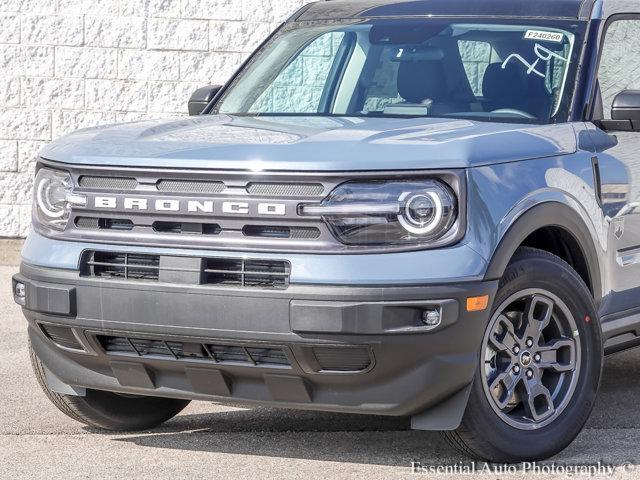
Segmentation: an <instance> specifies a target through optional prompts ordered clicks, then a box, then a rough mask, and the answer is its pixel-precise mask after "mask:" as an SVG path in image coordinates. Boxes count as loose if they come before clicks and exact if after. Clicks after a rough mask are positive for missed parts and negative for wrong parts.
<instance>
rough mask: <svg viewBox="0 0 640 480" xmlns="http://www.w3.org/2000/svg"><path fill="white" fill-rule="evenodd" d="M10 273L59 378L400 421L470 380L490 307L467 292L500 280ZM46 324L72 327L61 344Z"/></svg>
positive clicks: (491, 289) (488, 290) (482, 291)
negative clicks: (479, 306)
mask: <svg viewBox="0 0 640 480" xmlns="http://www.w3.org/2000/svg"><path fill="white" fill-rule="evenodd" d="M16 282H20V283H23V284H24V285H25V286H26V298H25V299H24V301H23V303H24V305H23V310H24V314H25V316H26V318H27V320H28V322H29V335H30V339H31V342H32V345H33V348H34V350H35V352H36V354H37V355H38V356H39V357H40V358H41V360H42V361H43V363H44V365H45V366H46V368H47V369H48V371H49V374H51V375H52V376H53V377H55V379H56V382H59V383H61V384H64V385H68V386H71V387H74V388H79V389H82V388H90V389H98V390H107V391H114V392H120V393H126V394H139V395H153V396H164V397H171V398H186V399H200V400H211V401H216V402H233V403H246V404H262V405H265V404H266V405H274V406H282V407H293V408H302V409H312V410H322V411H335V412H352V413H369V414H380V415H402V416H404V415H415V414H419V413H421V412H425V411H428V410H429V409H431V408H433V407H435V406H438V405H442V404H443V402H445V401H446V400H447V399H450V398H452V397H454V396H455V395H456V394H457V393H458V392H461V391H464V390H465V388H466V387H468V385H470V383H471V382H472V380H473V376H474V372H475V368H476V367H477V363H478V358H479V357H478V355H479V353H478V352H479V348H480V344H481V340H482V336H483V334H484V330H485V327H486V324H487V322H488V316H489V310H486V311H482V312H467V311H466V299H467V298H468V297H470V296H482V295H489V296H490V298H491V299H493V297H494V294H495V291H496V289H497V282H471V283H460V284H448V285H440V286H428V287H345V286H310V285H295V284H291V285H290V286H289V288H288V289H286V290H281V291H267V290H260V289H255V290H254V289H233V288H222V287H210V286H187V285H173V284H163V283H151V282H142V281H129V280H123V281H120V280H104V279H98V278H87V277H81V276H80V274H79V272H78V271H71V270H56V269H49V268H41V267H33V266H30V265H27V264H23V265H22V266H21V271H20V274H18V275H16V276H15V277H14V285H15V283H16ZM16 300H18V301H21V302H22V300H21V299H18V298H17V299H16ZM433 308H436V309H440V310H441V316H442V323H441V325H440V326H439V327H437V328H435V329H429V328H428V327H426V326H424V325H423V324H422V323H421V322H420V318H421V312H422V311H423V310H425V309H433ZM43 326H44V329H43ZM47 326H54V327H55V326H57V327H63V330H57V331H56V333H59V332H64V329H70V330H69V332H71V333H72V335H71V336H70V337H69V336H67V338H66V340H65V339H64V338H63V339H62V340H60V338H58V337H57V336H56V335H51V332H48V333H46V332H47V330H46V329H47ZM63 337H64V335H63ZM69 339H71V343H69ZM74 339H75V341H76V343H77V345H76V346H74V345H73V342H74ZM78 346H79V348H78Z"/></svg>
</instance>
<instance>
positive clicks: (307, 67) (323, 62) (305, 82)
mask: <svg viewBox="0 0 640 480" xmlns="http://www.w3.org/2000/svg"><path fill="white" fill-rule="evenodd" d="M343 39H344V33H342V32H332V33H327V34H324V35H322V36H320V37H318V38H317V39H316V40H314V41H313V42H311V43H310V44H309V45H307V47H305V48H304V49H303V50H302V51H301V52H300V53H299V54H298V56H297V57H296V58H295V59H294V60H293V61H292V62H291V63H289V64H288V65H287V66H286V67H285V68H284V69H283V70H282V72H280V74H279V75H278V76H277V77H276V79H275V81H274V82H273V83H272V84H271V85H270V86H269V87H268V88H267V89H266V90H265V91H264V93H263V94H262V95H261V96H260V97H259V98H258V100H257V101H256V102H255V103H254V104H253V105H252V106H251V108H250V111H251V112H256V113H269V112H287V113H315V112H317V111H318V109H319V107H320V100H321V98H322V92H323V91H324V88H325V85H326V83H327V79H328V77H329V73H330V72H331V67H332V66H333V63H334V61H335V58H336V54H337V52H338V48H339V47H340V44H341V42H342V40H343Z"/></svg>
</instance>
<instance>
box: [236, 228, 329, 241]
mask: <svg viewBox="0 0 640 480" xmlns="http://www.w3.org/2000/svg"><path fill="white" fill-rule="evenodd" d="M242 234H243V235H244V236H245V237H258V238H289V239H298V240H314V239H316V238H318V237H320V229H318V228H315V227H280V226H271V225H245V226H244V227H243V228H242Z"/></svg>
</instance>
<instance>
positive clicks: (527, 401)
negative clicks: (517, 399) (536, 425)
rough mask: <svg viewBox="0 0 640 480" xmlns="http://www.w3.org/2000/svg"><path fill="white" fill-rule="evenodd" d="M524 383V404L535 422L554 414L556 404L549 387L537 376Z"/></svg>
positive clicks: (527, 412)
mask: <svg viewBox="0 0 640 480" xmlns="http://www.w3.org/2000/svg"><path fill="white" fill-rule="evenodd" d="M524 385H525V392H526V394H525V395H524V398H523V404H524V409H525V412H526V414H527V416H528V417H529V418H530V419H531V420H533V421H534V422H542V421H544V420H546V419H547V418H549V417H550V416H551V415H553V413H554V412H555V406H554V404H553V399H552V397H551V392H549V389H548V388H547V387H545V386H544V385H543V384H542V383H540V380H539V379H538V378H537V377H533V378H531V379H527V380H526V381H525V382H524Z"/></svg>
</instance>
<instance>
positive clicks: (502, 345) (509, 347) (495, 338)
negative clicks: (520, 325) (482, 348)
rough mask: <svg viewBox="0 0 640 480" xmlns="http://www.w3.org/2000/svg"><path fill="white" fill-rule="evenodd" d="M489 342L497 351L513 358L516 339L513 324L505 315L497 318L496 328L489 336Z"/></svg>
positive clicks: (516, 343)
mask: <svg viewBox="0 0 640 480" xmlns="http://www.w3.org/2000/svg"><path fill="white" fill-rule="evenodd" d="M498 327H500V328H498ZM489 341H490V342H491V344H492V345H493V346H494V347H495V348H496V350H497V351H499V352H504V353H508V354H509V356H513V348H514V347H515V346H516V345H518V338H517V337H516V334H515V331H514V327H513V323H512V322H511V320H509V318H508V317H507V316H506V315H500V317H498V321H497V324H496V328H494V331H493V332H492V334H491V335H490V336H489Z"/></svg>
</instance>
